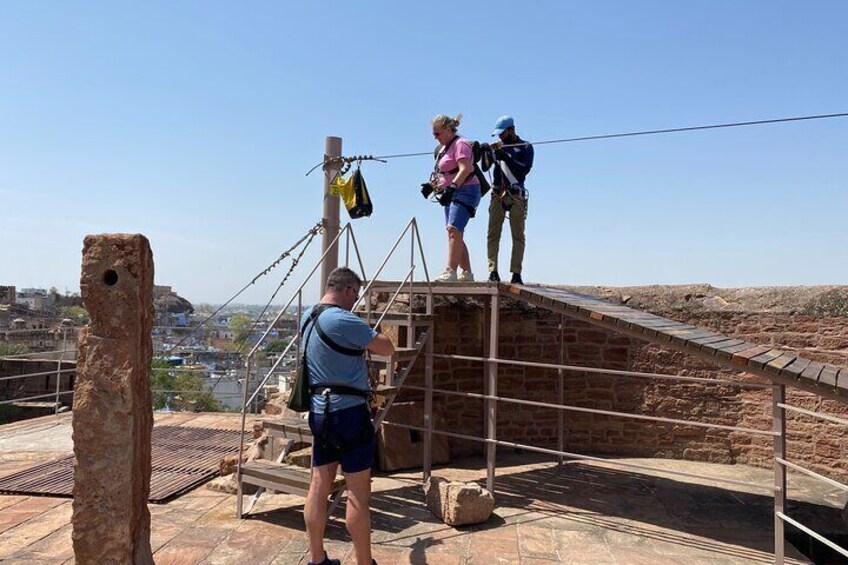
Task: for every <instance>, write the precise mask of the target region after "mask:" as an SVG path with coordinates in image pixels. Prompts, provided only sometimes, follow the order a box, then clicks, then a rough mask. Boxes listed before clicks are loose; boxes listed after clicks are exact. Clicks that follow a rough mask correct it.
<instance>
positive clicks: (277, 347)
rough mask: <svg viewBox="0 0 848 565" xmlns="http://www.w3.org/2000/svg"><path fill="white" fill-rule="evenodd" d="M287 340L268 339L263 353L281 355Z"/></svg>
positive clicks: (287, 343) (286, 345)
mask: <svg viewBox="0 0 848 565" xmlns="http://www.w3.org/2000/svg"><path fill="white" fill-rule="evenodd" d="M289 341H290V340H288V339H269V340H268V346H267V347H266V348H265V353H267V354H269V355H270V354H272V353H282V352H283V351H285V349H286V347H288V345H289Z"/></svg>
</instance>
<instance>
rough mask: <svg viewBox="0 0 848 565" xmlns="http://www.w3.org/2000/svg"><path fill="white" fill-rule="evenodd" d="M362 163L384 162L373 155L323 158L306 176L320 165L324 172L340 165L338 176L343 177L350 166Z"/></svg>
mask: <svg viewBox="0 0 848 565" xmlns="http://www.w3.org/2000/svg"><path fill="white" fill-rule="evenodd" d="M362 161H380V162H381V163H385V162H386V161H385V160H384V159H383V158H382V157H374V156H373V155H354V156H352V157H324V160H323V161H321V162H320V163H318V164H317V165H315V166H314V167H312V168H311V169H309V170H308V171H307V172H306V176H309V175H310V174H312V171H314V170H315V169H317V168H318V167H320V166H322V165H323V166H324V169H325V170H326V169H327V168H328V167H329V166H330V165H340V166H342V169H341V171H340V172H339V174H342V175H343V174H345V173H347V172H348V171H349V170H350V166H351V165H352V164H353V163H362Z"/></svg>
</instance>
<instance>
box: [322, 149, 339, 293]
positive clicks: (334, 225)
mask: <svg viewBox="0 0 848 565" xmlns="http://www.w3.org/2000/svg"><path fill="white" fill-rule="evenodd" d="M341 156H342V138H340V137H332V136H331V137H327V138H325V140H324V160H325V161H326V160H327V159H332V158H333V157H341ZM340 169H341V163H340V162H332V163H327V164H325V165H324V216H323V220H322V223H323V226H324V235H323V238H322V240H321V251H322V252H324V253H326V252H327V250H328V249H329V248H330V246H331V245H332V246H333V250H332V251H331V252H330V253H327V256H326V257H325V258H324V262H323V263H322V265H321V280H320V281H319V282H320V284H321V288H320V289H318V296H323V295H324V289H326V287H327V279H328V278H330V273H332V272H333V271H334V270H335V269H336V267H338V266H339V247H338V245H333V240H334V239H335V238H336V236H337V235H338V233H339V197H338V196H336V195H334V194H330V183H332V182H333V179H334V178H335V177H336V173H338V172H339V170H340Z"/></svg>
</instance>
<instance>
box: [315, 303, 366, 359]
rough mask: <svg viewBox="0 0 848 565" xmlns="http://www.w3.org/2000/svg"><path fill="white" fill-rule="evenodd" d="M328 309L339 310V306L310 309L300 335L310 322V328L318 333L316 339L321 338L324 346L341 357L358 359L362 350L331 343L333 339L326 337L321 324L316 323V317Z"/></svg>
mask: <svg viewBox="0 0 848 565" xmlns="http://www.w3.org/2000/svg"><path fill="white" fill-rule="evenodd" d="M330 308H341V306H337V305H336V304H318V305H317V306H315V308H313V309H312V312H311V314H310V316H309V320H307V321H306V322H305V323H304V324H303V329H302V330H301V334H303V332H305V331H306V325H307V324H308V323H309V322H312V326H313V327H314V329H315V331H316V332H318V337H320V338H321V341H323V342H324V344H325V345H326V346H327V347H329V348H330V349H332V350H333V351H335V352H336V353H341V354H342V355H348V356H350V357H359V356H361V355H363V354H364V353H365V350H364V349H351V348H350V347H345V346H344V345H340V344H338V343H336V342H335V341H333V338H331V337H330V336H328V335H327V334H326V333H325V332H324V329H323V328H322V327H321V324H319V323H318V316H320V315H321V313H322V312H324V311H325V310H329V309H330Z"/></svg>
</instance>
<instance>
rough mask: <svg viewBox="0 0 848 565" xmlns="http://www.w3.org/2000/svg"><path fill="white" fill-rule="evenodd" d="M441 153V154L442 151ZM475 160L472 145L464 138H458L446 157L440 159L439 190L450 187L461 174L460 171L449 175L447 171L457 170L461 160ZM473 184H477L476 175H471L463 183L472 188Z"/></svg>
mask: <svg viewBox="0 0 848 565" xmlns="http://www.w3.org/2000/svg"><path fill="white" fill-rule="evenodd" d="M439 151H440V152H441V150H439ZM473 158H474V151H473V150H472V149H471V144H470V143H468V140H467V139H465V138H464V137H459V138H457V139H456V140H455V141H454V142H453V143H452V144H451V146H450V148H449V149H448V150H447V152H446V153H445V155H444V156H443V157H442V158H441V159H439V188H445V187H446V186H449V185H450V183H452V182H453V179H455V178H456V175H458V174H459V171H456V172H455V173H448V172H447V171H453V170H454V169H456V168H457V167H458V166H459V164H458V161H459V160H460V159H468V160H469V161H470V160H472V159H473ZM472 184H477V178H476V177H475V176H474V175H469V176H468V178H467V179H466V180H465V182H464V183H462V186H470V185H472Z"/></svg>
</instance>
